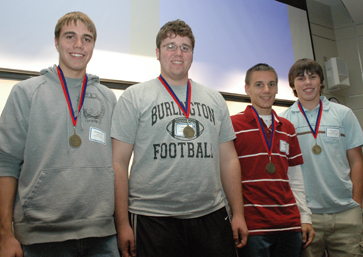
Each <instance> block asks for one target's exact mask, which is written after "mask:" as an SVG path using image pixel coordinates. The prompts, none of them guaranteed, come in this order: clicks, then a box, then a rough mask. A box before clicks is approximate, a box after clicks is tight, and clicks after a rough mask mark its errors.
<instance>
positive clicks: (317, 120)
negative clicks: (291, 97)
mask: <svg viewBox="0 0 363 257" xmlns="http://www.w3.org/2000/svg"><path fill="white" fill-rule="evenodd" d="M297 105H298V106H299V109H300V112H301V113H302V114H303V115H304V117H305V120H306V122H307V123H308V125H309V127H310V130H311V133H312V134H313V136H314V138H315V139H316V137H317V136H318V133H319V127H320V121H321V114H322V112H323V102H322V101H321V99H320V106H319V113H318V117H317V118H316V124H315V130H313V128H312V127H311V125H310V122H309V120H308V117H306V114H305V111H304V108H303V107H302V106H301V103H300V102H298V103H297Z"/></svg>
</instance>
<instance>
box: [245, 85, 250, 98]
mask: <svg viewBox="0 0 363 257" xmlns="http://www.w3.org/2000/svg"><path fill="white" fill-rule="evenodd" d="M245 92H246V94H247V95H250V87H249V86H248V85H247V84H246V85H245Z"/></svg>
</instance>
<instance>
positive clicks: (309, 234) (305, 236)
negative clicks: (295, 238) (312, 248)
mask: <svg viewBox="0 0 363 257" xmlns="http://www.w3.org/2000/svg"><path fill="white" fill-rule="evenodd" d="M301 230H302V241H303V243H304V249H305V248H306V247H308V246H309V245H310V244H311V242H313V239H314V237H315V231H314V229H313V226H312V225H311V224H308V223H302V224H301Z"/></svg>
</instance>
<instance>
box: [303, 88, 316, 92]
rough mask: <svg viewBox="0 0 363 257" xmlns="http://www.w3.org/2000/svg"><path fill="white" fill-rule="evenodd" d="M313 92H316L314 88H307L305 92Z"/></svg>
mask: <svg viewBox="0 0 363 257" xmlns="http://www.w3.org/2000/svg"><path fill="white" fill-rule="evenodd" d="M313 90H314V89H313V88H307V89H304V92H311V91H313Z"/></svg>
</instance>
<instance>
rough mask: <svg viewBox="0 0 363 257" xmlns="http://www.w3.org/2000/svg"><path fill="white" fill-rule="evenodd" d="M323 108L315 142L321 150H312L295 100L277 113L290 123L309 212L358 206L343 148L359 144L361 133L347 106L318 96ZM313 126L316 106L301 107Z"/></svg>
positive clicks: (303, 120) (345, 152)
mask: <svg viewBox="0 0 363 257" xmlns="http://www.w3.org/2000/svg"><path fill="white" fill-rule="evenodd" d="M320 99H321V100H322V102H323V111H322V117H321V122H320V128H319V133H318V136H317V144H318V145H319V146H321V148H322V152H321V153H320V154H314V153H313V151H312V147H313V146H314V145H315V138H314V136H313V134H312V132H311V130H310V127H309V125H308V123H307V122H306V119H305V117H304V115H303V114H302V113H301V112H300V109H299V107H298V104H297V102H295V103H294V104H293V105H292V106H291V107H290V108H289V109H287V110H286V111H284V112H283V113H281V114H280V116H281V117H285V118H286V119H288V120H289V121H291V123H292V124H294V126H295V129H296V133H297V136H298V139H299V144H300V148H301V151H302V154H303V158H304V164H302V165H301V168H302V172H303V177H304V182H305V192H306V200H307V204H308V207H309V208H310V209H311V211H312V213H336V212H341V211H346V210H349V209H351V208H354V207H356V206H358V205H359V204H358V203H357V202H355V201H354V200H353V198H352V190H353V184H352V181H351V180H350V167H349V163H348V160H347V157H346V154H347V150H349V149H352V148H355V147H357V146H362V145H363V133H362V128H361V127H360V124H359V122H358V120H357V118H356V117H355V115H354V113H353V112H352V110H351V109H349V108H348V107H346V106H344V105H341V104H337V103H332V102H329V101H328V100H327V99H326V97H323V96H322V97H320ZM304 111H305V114H306V116H307V118H308V120H309V122H310V125H311V127H312V128H313V129H315V124H316V120H317V115H318V113H319V106H317V107H316V108H315V109H313V110H312V111H309V110H307V109H305V108H304Z"/></svg>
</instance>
